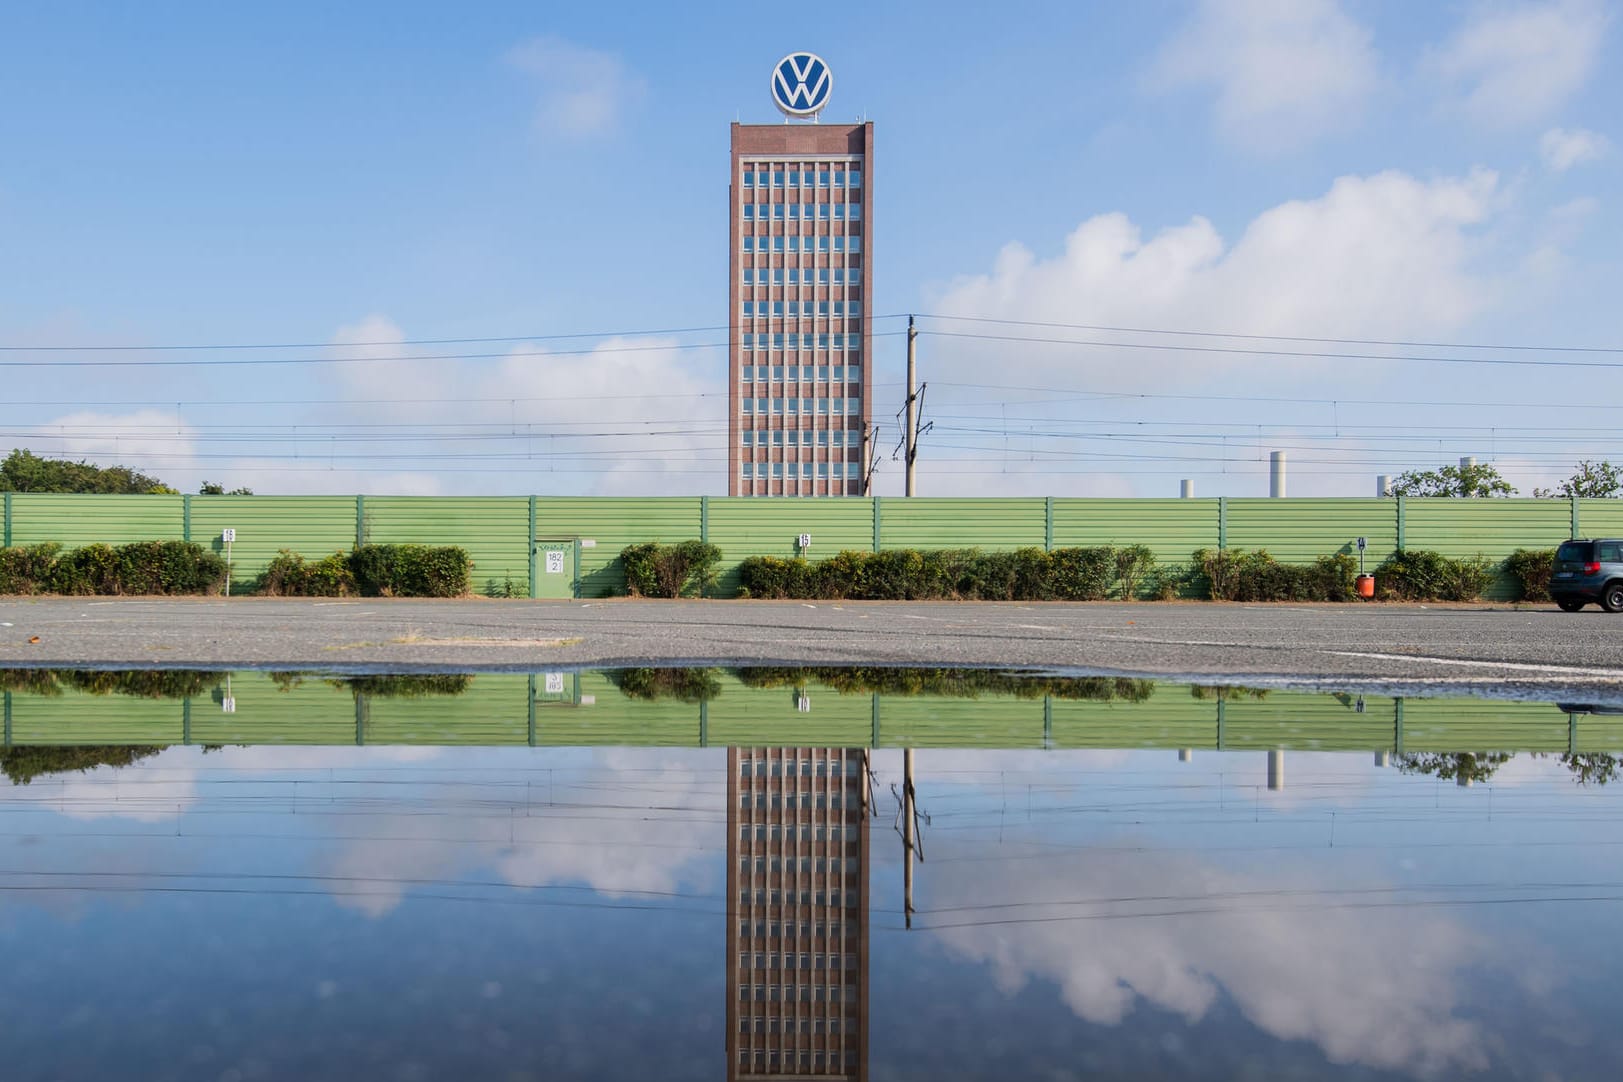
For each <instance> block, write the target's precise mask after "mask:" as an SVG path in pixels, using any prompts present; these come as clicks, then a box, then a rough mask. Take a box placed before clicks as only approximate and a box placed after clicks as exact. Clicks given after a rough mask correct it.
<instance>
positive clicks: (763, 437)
mask: <svg viewBox="0 0 1623 1082" xmlns="http://www.w3.org/2000/svg"><path fill="white" fill-rule="evenodd" d="M742 442H743V445H744V447H745V448H746V449H748V448H752V447H759V448H760V449H761V450H763V451H764V450H766V449H767V447H769V446H770V447H861V446H862V433H861V432H858V431H857V430H856V429H854V428H836V429H834V430H833V431H832V432H831V431H829V430H828V429H826V428H824V429H819V430H818V431H817V433H816V434H815V435H813V433H812V432H810V431H806V432H801V431H800V430H798V429H793V428H791V429H782V428H779V429H774V430H773V431H772V432H771V433H770V434H769V433H767V432H764V431H763V432H761V433H760V434H759V435H757V434H756V433H755V432H751V431H749V430H747V429H746V430H745V432H744V435H743V440H742ZM748 770H749V764H748V763H745V764H744V771H743V772H742V773H743V776H744V777H748V776H749V774H748ZM755 776H756V777H760V776H761V775H760V774H759V773H757V774H756V775H755ZM772 776H773V777H774V778H775V777H777V776H778V775H777V774H775V773H774V774H773V775H772ZM817 776H818V777H819V778H820V777H822V776H823V775H821V774H819V775H817Z"/></svg>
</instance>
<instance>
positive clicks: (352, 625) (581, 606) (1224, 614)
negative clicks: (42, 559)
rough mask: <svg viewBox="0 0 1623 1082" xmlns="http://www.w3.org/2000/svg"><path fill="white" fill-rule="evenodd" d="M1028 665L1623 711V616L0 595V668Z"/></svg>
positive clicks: (1424, 609)
mask: <svg viewBox="0 0 1623 1082" xmlns="http://www.w3.org/2000/svg"><path fill="white" fill-rule="evenodd" d="M688 663H740V664H803V665H924V666H1016V667H1022V668H1041V669H1060V670H1067V671H1082V672H1098V673H1117V674H1128V675H1135V676H1153V677H1162V678H1185V679H1191V680H1195V681H1197V682H1235V683H1241V682H1245V683H1251V684H1257V685H1267V686H1304V687H1335V688H1351V687H1359V688H1367V689H1370V690H1378V689H1391V690H1396V691H1401V692H1404V693H1411V694H1413V693H1423V692H1424V691H1425V690H1426V689H1430V690H1431V693H1458V694H1467V693H1469V694H1489V695H1497V696H1505V695H1510V696H1527V695H1531V696H1536V697H1539V698H1565V699H1582V700H1585V701H1596V702H1619V701H1623V616H1614V615H1610V614H1607V613H1603V612H1600V611H1599V610H1596V609H1592V608H1591V609H1586V610H1584V611H1583V612H1579V613H1574V614H1569V613H1563V612H1559V611H1557V610H1556V609H1555V608H1554V607H1553V606H1494V605H1385V604H1353V605H1289V604H1274V605H1238V604H1213V603H1199V602H1182V603H1160V604H1112V603H1103V604H1067V603H1057V602H1056V603H1038V604H1022V603H952V602H911V603H898V602H769V601H650V600H628V599H616V600H606V601H494V600H480V599H468V600H456V601H425V600H392V599H359V600H317V599H297V600H295V599H273V598H252V597H249V598H232V599H221V598H207V599H202V598H185V599H153V598H60V597H51V598H0V666H9V667H16V666H30V667H35V666H37V667H49V666H86V667H97V668H122V667H146V666H161V667H165V668H210V669H220V668H299V669H304V668H313V669H331V670H342V671H373V670H391V671H424V670H454V671H467V672H474V671H481V670H497V669H539V668H543V667H545V668H549V669H555V668H569V667H583V668H584V667H599V666H615V665H670V664H688Z"/></svg>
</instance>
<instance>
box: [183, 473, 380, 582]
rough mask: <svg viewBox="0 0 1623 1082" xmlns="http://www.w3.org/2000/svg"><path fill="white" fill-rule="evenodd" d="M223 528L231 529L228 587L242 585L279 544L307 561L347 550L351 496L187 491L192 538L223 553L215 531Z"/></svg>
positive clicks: (256, 573) (352, 536)
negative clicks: (234, 536) (233, 538)
mask: <svg viewBox="0 0 1623 1082" xmlns="http://www.w3.org/2000/svg"><path fill="white" fill-rule="evenodd" d="M227 529H231V530H236V531H237V539H236V541H235V542H234V543H233V544H232V546H231V584H232V587H231V588H232V589H233V590H239V589H247V588H248V587H250V586H251V585H252V584H253V583H254V581H255V580H256V579H257V578H258V577H259V575H260V574H261V573H262V572H263V571H264V570H265V568H266V567H267V566H268V565H269V564H270V562H271V560H273V559H274V558H275V557H276V554H277V552H279V551H280V550H282V549H287V550H289V551H290V552H297V553H298V554H299V555H301V556H303V557H304V558H305V559H307V560H312V561H314V560H319V559H321V558H323V557H325V556H330V555H332V554H333V553H334V552H338V551H344V552H348V551H349V549H350V547H351V546H352V545H353V544H354V543H355V497H353V496H193V497H192V540H193V541H196V542H197V543H198V544H200V545H202V546H203V547H204V548H207V549H210V550H211V551H214V552H218V553H219V554H220V555H222V556H224V555H225V546H224V545H223V544H222V543H221V541H220V531H222V530H227Z"/></svg>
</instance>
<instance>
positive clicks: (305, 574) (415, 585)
mask: <svg viewBox="0 0 1623 1082" xmlns="http://www.w3.org/2000/svg"><path fill="white" fill-rule="evenodd" d="M472 578H473V561H472V560H471V559H469V558H468V552H467V550H466V549H463V548H460V547H458V546H456V545H447V546H444V547H439V548H436V547H430V546H428V545H362V546H360V547H359V548H357V549H354V550H353V551H350V552H335V553H333V554H332V555H331V556H327V557H324V558H323V559H321V560H318V561H317V562H315V563H308V562H306V560H305V558H304V557H303V556H301V555H300V554H299V553H297V552H290V551H288V550H287V549H283V550H282V551H281V552H279V553H277V555H276V557H275V558H274V559H273V560H271V562H270V566H268V567H267V568H265V571H264V573H263V574H261V575H260V576H259V579H258V581H257V583H256V584H255V588H256V590H257V591H258V592H259V593H262V594H266V595H269V596H272V597H350V596H354V595H356V594H359V595H360V596H362V597H462V596H464V595H465V594H467V593H468V589H469V584H470V583H471V581H472Z"/></svg>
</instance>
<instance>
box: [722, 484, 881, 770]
mask: <svg viewBox="0 0 1623 1082" xmlns="http://www.w3.org/2000/svg"><path fill="white" fill-rule="evenodd" d="M712 513H714V510H713V509H712ZM805 694H806V705H807V706H808V708H809V709H808V710H806V711H804V712H802V711H801V710H800V706H799V703H798V702H797V701H796V695H795V689H794V688H789V687H783V688H749V687H745V686H744V685H743V684H740V683H738V682H737V680H736V679H731V678H729V679H728V680H727V681H726V682H725V683H724V688H723V692H722V694H721V695H720V696H719V697H717V698H715V699H712V700H711V701H710V703H709V705H708V707H707V708H706V712H707V715H708V718H707V722H706V732H707V734H708V739H709V742H710V743H711V744H712V745H737V746H740V747H750V746H774V747H781V746H791V745H794V746H799V745H810V746H812V747H828V748H835V747H838V748H865V747H867V746H868V743H869V740H870V738H871V736H872V734H873V696H872V695H841V694H840V693H839V692H837V691H834V690H832V689H830V688H827V687H825V686H823V685H821V684H811V685H809V686H808V687H807V688H806V689H805Z"/></svg>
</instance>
